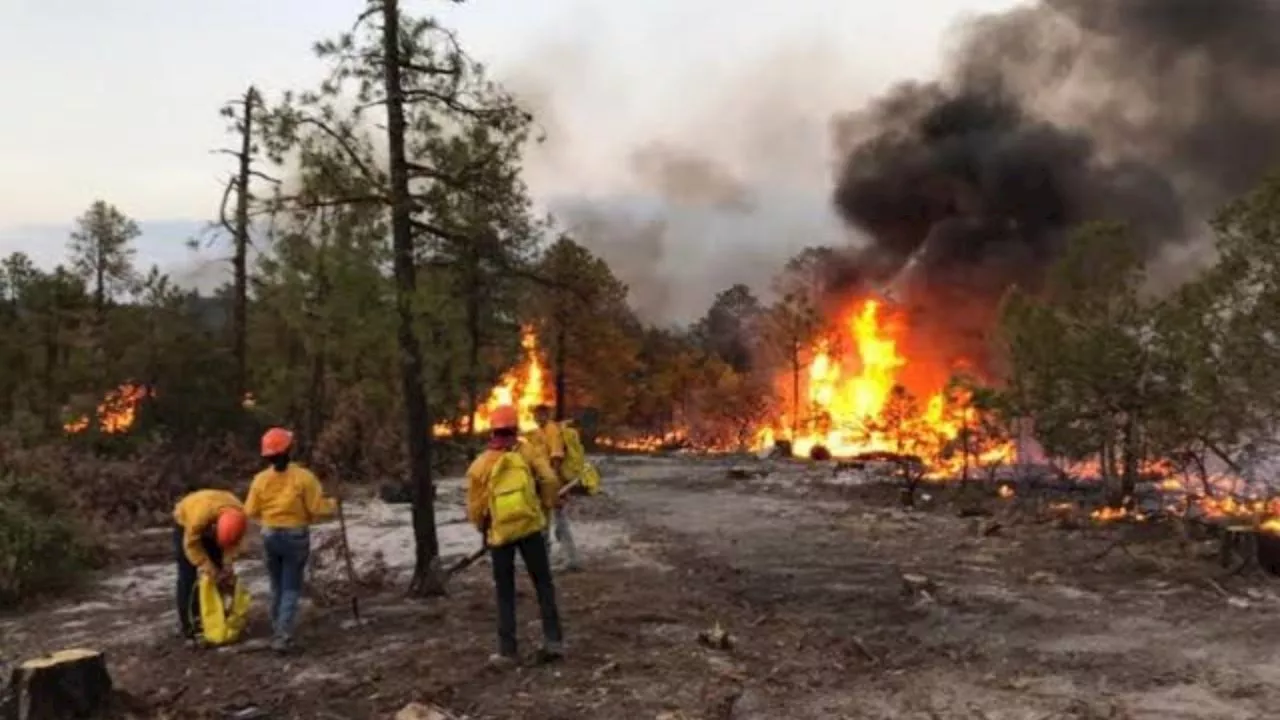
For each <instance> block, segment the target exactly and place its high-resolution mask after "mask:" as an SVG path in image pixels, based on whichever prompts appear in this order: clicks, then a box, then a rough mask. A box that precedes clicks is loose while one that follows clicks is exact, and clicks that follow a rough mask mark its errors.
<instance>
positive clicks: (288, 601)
mask: <svg viewBox="0 0 1280 720" xmlns="http://www.w3.org/2000/svg"><path fill="white" fill-rule="evenodd" d="M262 545H263V548H264V549H265V550H266V555H267V576H268V577H269V578H270V579H271V606H270V608H269V613H270V615H271V629H272V631H273V632H274V633H275V636H276V637H277V638H279V639H284V640H287V639H289V638H292V637H293V625H294V622H295V621H296V620H297V617H298V600H299V598H301V597H302V577H303V574H304V573H305V571H306V569H307V558H308V557H309V556H310V555H311V532H310V530H309V529H307V528H305V527H302V528H267V529H266V530H264V531H263V533H262Z"/></svg>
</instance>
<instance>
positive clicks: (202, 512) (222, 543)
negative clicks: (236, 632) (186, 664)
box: [173, 490, 246, 641]
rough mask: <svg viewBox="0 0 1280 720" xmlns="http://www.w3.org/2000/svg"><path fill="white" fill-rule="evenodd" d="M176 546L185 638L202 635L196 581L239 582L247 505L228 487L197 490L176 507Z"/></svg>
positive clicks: (180, 620)
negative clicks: (203, 577) (202, 577)
mask: <svg viewBox="0 0 1280 720" xmlns="http://www.w3.org/2000/svg"><path fill="white" fill-rule="evenodd" d="M173 522H174V527H173V547H174V554H175V555H176V556H177V561H178V589H177V604H178V623H179V627H180V629H181V632H182V637H184V638H186V639H188V640H193V641H194V640H198V639H199V638H200V625H199V623H200V605H199V598H198V596H197V595H196V592H195V590H196V580H197V579H198V577H199V575H200V574H205V575H208V576H209V577H211V578H215V579H216V580H217V582H218V585H219V587H221V588H224V589H226V588H229V587H231V586H232V585H233V584H234V582H235V571H234V570H233V569H232V565H233V563H234V560H235V557H236V555H238V554H239V552H240V541H241V540H243V539H244V530H245V525H246V523H245V513H244V506H242V505H241V504H240V500H239V499H238V498H236V496H235V495H233V494H231V493H229V492H227V491H225V490H196V491H195V492H193V493H190V494H188V495H186V496H185V497H183V498H182V499H181V500H179V501H178V504H177V505H175V506H174V508H173Z"/></svg>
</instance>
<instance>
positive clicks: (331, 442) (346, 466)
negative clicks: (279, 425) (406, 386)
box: [312, 385, 407, 482]
mask: <svg viewBox="0 0 1280 720" xmlns="http://www.w3.org/2000/svg"><path fill="white" fill-rule="evenodd" d="M312 462H313V464H314V465H315V469H316V470H317V471H319V472H320V473H321V474H322V475H324V476H325V477H329V478H335V479H341V480H343V481H347V482H360V481H362V480H370V479H372V480H379V479H382V478H389V477H404V476H405V475H406V474H407V463H406V458H405V449H404V422H403V417H402V415H401V414H400V413H399V412H388V411H387V409H386V408H379V407H376V406H375V403H373V402H372V401H371V400H370V399H369V397H368V394H367V393H366V392H365V391H364V388H362V387H361V386H358V385H357V386H352V387H349V388H346V389H344V390H342V391H341V393H340V394H339V400H338V402H337V403H336V406H335V409H334V413H333V415H332V416H331V417H330V418H329V421H328V422H327V423H326V424H325V426H324V428H323V429H322V430H321V431H320V434H319V436H318V437H317V438H316V443H315V448H314V449H313V450H312Z"/></svg>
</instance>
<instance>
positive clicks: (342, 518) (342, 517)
mask: <svg viewBox="0 0 1280 720" xmlns="http://www.w3.org/2000/svg"><path fill="white" fill-rule="evenodd" d="M338 532H339V533H340V534H341V538H342V559H343V561H344V562H345V563H346V565H347V585H349V586H350V589H351V617H353V618H355V621H356V622H360V596H359V595H357V594H356V566H355V563H354V562H352V560H351V544H350V543H349V542H347V516H346V513H344V512H343V511H342V498H338Z"/></svg>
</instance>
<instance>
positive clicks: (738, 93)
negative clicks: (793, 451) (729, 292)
mask: <svg viewBox="0 0 1280 720" xmlns="http://www.w3.org/2000/svg"><path fill="white" fill-rule="evenodd" d="M822 46H823V43H822V42H815V41H814V39H813V38H805V39H804V42H799V41H797V42H795V43H786V42H784V43H782V46H781V47H780V48H775V49H772V50H770V51H768V52H766V53H764V54H762V55H760V56H757V57H755V58H753V59H751V60H750V61H748V62H745V63H744V64H743V65H742V66H741V67H738V68H734V69H732V70H729V71H727V72H726V73H725V74H724V75H723V76H720V77H715V76H714V75H702V76H699V82H698V87H699V88H700V90H699V91H698V92H697V93H693V94H686V95H684V96H681V97H679V98H677V99H676V101H675V102H670V103H669V104H664V105H663V106H662V107H661V108H658V110H659V111H660V112H658V113H657V116H656V117H655V118H654V121H653V122H652V123H638V124H637V126H636V127H634V128H630V127H606V128H601V129H599V130H598V131H597V130H596V129H595V128H592V127H583V126H582V123H581V122H580V123H579V124H578V125H577V126H575V125H574V123H572V122H569V120H571V119H573V117H572V116H574V114H575V113H574V112H573V110H574V109H575V108H573V107H572V103H573V101H574V99H575V97H576V93H577V92H579V89H580V88H582V87H588V88H589V87H591V86H592V82H593V80H594V78H592V77H591V74H590V68H592V67H593V66H595V65H597V64H598V63H594V62H592V57H591V53H590V52H589V51H588V50H586V49H582V48H575V47H574V46H573V45H572V44H566V43H556V44H551V45H548V46H546V47H543V48H540V49H539V50H538V51H537V52H535V53H534V54H533V55H532V56H531V57H530V58H529V59H528V60H527V61H526V62H523V63H520V64H519V65H518V66H517V68H518V69H515V70H513V71H512V72H510V73H507V74H506V75H504V76H503V77H502V81H503V83H504V84H505V85H506V86H508V87H510V88H512V89H513V90H514V91H515V92H516V93H517V94H518V95H519V96H520V97H521V99H522V100H523V101H524V102H525V103H526V104H527V105H528V106H529V107H530V109H531V110H532V111H533V113H534V115H535V117H536V118H538V121H539V123H540V124H541V125H543V126H544V128H545V130H546V142H545V143H543V144H542V145H540V146H539V147H537V148H534V149H533V150H532V151H531V152H530V154H529V156H528V158H527V160H528V164H527V168H528V171H529V177H530V184H531V186H532V187H533V188H534V189H535V190H537V191H539V194H540V196H541V198H542V199H543V200H544V202H545V203H546V204H547V206H548V209H549V210H550V211H551V212H552V213H553V214H554V215H555V216H556V218H557V220H558V221H559V222H560V223H561V224H562V225H564V226H566V227H567V228H568V230H569V231H570V234H571V235H573V236H574V237H575V239H577V240H578V241H580V242H581V243H583V244H584V245H585V246H587V247H588V248H590V249H591V250H592V251H593V252H595V253H596V254H598V255H600V256H601V257H602V258H604V259H605V260H606V261H607V262H608V263H609V264H610V266H611V267H612V268H613V271H614V273H615V274H616V275H618V277H619V278H620V279H621V280H622V281H623V282H625V283H626V284H627V285H628V287H629V289H630V301H631V303H632V305H633V306H634V307H635V309H636V311H637V314H638V315H639V316H640V317H641V318H642V319H644V320H646V321H649V322H654V323H659V324H669V323H688V322H692V321H695V320H697V319H698V318H699V317H700V316H702V315H703V314H704V313H705V312H706V311H707V308H708V307H709V305H710V304H711V302H712V300H713V299H714V298H715V296H716V294H717V293H718V292H720V291H722V290H725V289H727V288H729V287H730V286H732V285H734V284H736V283H745V284H747V285H749V286H750V287H752V288H753V289H754V290H755V291H756V292H757V293H759V294H761V295H767V294H768V291H769V288H770V285H771V282H772V280H773V278H774V276H775V275H776V274H777V273H778V272H779V270H781V268H782V266H783V265H784V263H785V262H786V261H787V259H788V258H789V257H791V256H792V255H793V254H794V253H796V252H797V251H799V250H800V249H802V248H804V247H806V246H810V245H820V244H838V245H843V244H845V243H847V241H848V237H849V234H850V233H849V231H848V229H847V228H845V227H843V224H842V223H841V222H840V220H839V218H838V217H837V216H836V214H835V212H834V211H833V210H832V208H831V207H830V205H829V203H828V202H827V198H826V197H825V195H826V192H827V189H828V188H829V185H830V180H829V176H830V165H831V161H832V156H831V147H830V144H829V138H828V134H827V129H828V125H829V122H830V118H831V116H832V115H833V114H834V113H835V112H837V111H838V110H839V109H840V108H841V107H844V106H845V104H846V103H847V101H848V97H849V91H850V88H851V87H852V86H853V85H854V83H853V81H852V80H851V79H850V77H849V76H848V75H846V74H844V72H845V70H846V65H845V64H842V63H840V62H837V61H835V60H833V57H832V56H831V55H830V54H829V53H828V51H827V50H826V49H824V48H823V47H822ZM600 84H602V85H605V86H607V87H609V88H610V89H611V92H612V93H614V94H616V97H617V101H626V100H631V98H630V97H629V93H627V92H626V90H625V85H621V86H619V84H618V82H617V78H615V77H607V78H601V79H600ZM616 87H622V88H623V90H622V91H617V90H614V88H616ZM691 87H692V86H691ZM604 94H609V93H604ZM578 110H579V111H580V115H582V116H585V115H588V114H589V112H590V111H589V109H587V110H585V111H583V109H582V108H578Z"/></svg>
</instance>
